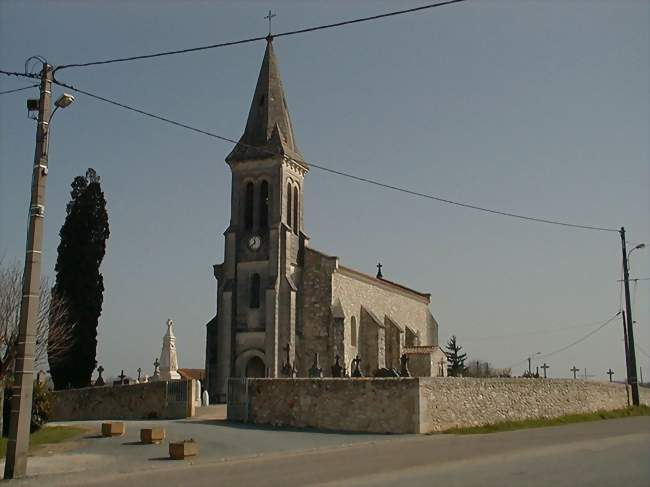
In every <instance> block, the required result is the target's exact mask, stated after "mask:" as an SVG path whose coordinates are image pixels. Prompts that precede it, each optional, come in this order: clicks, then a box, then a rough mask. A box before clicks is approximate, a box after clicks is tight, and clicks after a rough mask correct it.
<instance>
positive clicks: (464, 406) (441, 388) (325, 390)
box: [228, 377, 650, 433]
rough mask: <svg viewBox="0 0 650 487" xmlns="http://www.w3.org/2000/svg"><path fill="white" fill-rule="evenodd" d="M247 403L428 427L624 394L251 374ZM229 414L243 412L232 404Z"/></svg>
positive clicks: (493, 419)
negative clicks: (277, 377) (271, 377)
mask: <svg viewBox="0 0 650 487" xmlns="http://www.w3.org/2000/svg"><path fill="white" fill-rule="evenodd" d="M240 399H241V398H240ZM641 401H642V402H643V403H645V404H649V405H650V391H648V390H644V389H641ZM245 403H246V404H245V408H246V409H247V414H246V416H245V417H246V418H247V421H248V422H251V423H255V424H269V425H273V426H284V427H298V428H303V427H311V428H318V429H326V430H339V431H357V432H368V433H430V432H436V431H444V430H446V429H449V428H452V427H456V426H479V425H484V424H490V423H497V422H501V421H506V420H520V419H528V418H539V417H557V416H562V415H565V414H572V413H583V412H594V411H598V410H603V409H617V408H622V407H625V406H627V393H626V388H625V385H623V384H616V383H608V382H591V381H583V380H564V379H477V378H462V379H461V378H452V377H448V378H429V377H427V378H422V377H421V378H400V379H392V378H389V379H380V378H376V379H375V378H363V379H303V378H297V379H249V380H248V387H247V398H246V400H245ZM238 405H239V406H241V405H242V404H238ZM240 409H241V408H240ZM233 411H234V409H233ZM228 419H230V420H242V419H244V417H242V416H241V415H240V416H239V417H235V415H234V413H233V414H231V413H230V408H229V416H228Z"/></svg>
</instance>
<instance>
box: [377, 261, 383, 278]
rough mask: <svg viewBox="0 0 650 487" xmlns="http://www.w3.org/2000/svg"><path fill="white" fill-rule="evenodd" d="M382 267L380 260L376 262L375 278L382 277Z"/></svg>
mask: <svg viewBox="0 0 650 487" xmlns="http://www.w3.org/2000/svg"><path fill="white" fill-rule="evenodd" d="M382 267H384V266H383V265H381V262H377V279H383V278H384V275H383V274H382V273H381V268H382Z"/></svg>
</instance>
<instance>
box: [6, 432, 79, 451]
mask: <svg viewBox="0 0 650 487" xmlns="http://www.w3.org/2000/svg"><path fill="white" fill-rule="evenodd" d="M87 431H88V430H86V429H84V428H77V427H75V426H45V427H43V428H41V429H40V430H38V431H36V432H35V433H32V434H31V435H30V436H29V449H30V451H31V450H33V449H35V448H37V447H39V446H41V445H49V444H52V443H61V442H62V441H66V440H71V439H73V438H77V437H79V436H81V435H82V434H84V433H86V432H87ZM6 451H7V438H0V456H2V457H4V456H5V453H6Z"/></svg>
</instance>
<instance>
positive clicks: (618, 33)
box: [0, 0, 650, 380]
mask: <svg viewBox="0 0 650 487" xmlns="http://www.w3.org/2000/svg"><path fill="white" fill-rule="evenodd" d="M423 3H424V2H410V1H401V2H388V1H357V2H343V1H332V2H318V1H303V2H288V1H281V0H276V1H273V2H264V1H247V2H201V1H187V2H170V1H153V0H151V1H139V2H126V1H114V2H100V1H83V2H82V1H66V0H61V1H57V2H53V1H52V2H35V1H31V0H23V1H10V0H3V1H1V2H0V69H5V70H9V71H23V69H24V63H25V60H26V59H27V58H28V57H30V56H32V55H40V56H44V57H45V58H46V59H47V60H48V62H50V63H51V64H53V65H55V66H56V65H61V64H70V63H80V62H87V61H94V60H100V59H105V58H114V57H124V56H132V55H138V54H147V53H151V52H156V51H164V50H175V49H182V48H188V47H194V46H200V45H206V44H214V43H220V42H225V41H233V40H239V39H244V38H249V37H256V36H263V35H265V34H266V33H267V29H268V24H267V21H266V20H264V18H263V17H264V16H265V15H266V13H267V12H268V10H269V9H272V10H273V11H274V12H275V13H276V14H277V17H275V18H274V19H273V30H274V31H275V32H282V31H288V30H294V29H298V28H303V27H308V26H313V25H320V24H326V23H332V22H338V21H341V20H345V19H351V18H356V17H365V16H370V15H375V14H379V13H382V12H385V11H388V10H395V9H398V8H408V7H414V6H418V5H422V4H423ZM649 25H650V5H649V3H648V2H647V1H635V0H623V1H618V2H612V1H604V0H603V1H599V0H592V1H586V0H585V1H582V0H573V1H563V2H560V1H558V0H549V1H542V0H538V1H532V0H531V1H506V0H482V1H481V0H468V1H467V2H464V3H460V4H455V5H450V6H446V7H442V8H435V9H431V10H427V11H424V12H419V13H414V14H408V15H402V16H397V17H391V18H388V19H384V20H380V21H375V22H369V23H364V24H356V25H351V26H347V27H341V28H337V29H331V30H325V31H320V32H314V33H309V34H302V35H299V36H289V37H284V38H278V39H276V41H275V42H274V45H275V50H276V55H277V57H278V61H279V65H280V70H281V74H282V79H283V83H284V88H285V93H286V97H287V103H288V106H289V110H290V112H291V115H292V119H293V125H294V130H295V134H296V140H297V143H298V146H299V147H300V149H301V151H302V153H303V155H304V156H305V159H306V160H307V161H308V162H313V163H314V164H318V165H322V166H326V167H329V168H332V169H335V170H340V171H345V172H349V173H352V174H354V175H358V176H362V177H366V178H371V179H376V180H379V181H382V182H384V183H387V184H391V185H395V186H400V187H404V188H408V189H411V190H414V191H418V192H422V193H427V194H433V195H436V196H440V197H443V198H448V199H451V200H455V201H460V202H465V203H469V204H473V205H479V206H483V207H488V208H493V209H497V210H501V211H507V212H516V213H521V214H524V215H530V216H534V217H541V218H550V219H557V220H562V221H566V222H571V223H578V224H583V225H593V226H599V227H600V226H602V227H607V228H614V229H617V228H620V227H621V226H625V228H626V229H627V233H628V241H629V242H631V243H633V244H637V243H640V242H649V241H650V219H649V218H648V215H649V213H650V195H649V189H648V188H649V187H650V154H649V146H648V133H650V120H649V118H650V117H649V104H650V100H649V94H648V93H649V89H648V88H649V79H648V77H649V66H648V64H649V61H648V60H649V57H650V53H649V27H648V26H649ZM264 47H265V43H264V41H260V42H256V43H251V44H245V45H239V46H233V47H226V48H220V49H214V50H209V51H202V52H196V53H192V54H185V55H177V56H168V57H161V58H157V59H150V60H143V61H135V62H128V63H120V64H111V65H104V66H93V67H87V68H70V69H66V70H62V71H60V72H59V73H57V78H58V79H59V80H61V81H64V82H67V83H70V84H73V85H75V86H78V87H80V88H82V89H85V90H88V91H91V92H94V93H97V94H100V95H103V96H106V97H109V98H113V99H116V100H119V101H121V102H123V103H126V104H131V105H134V106H136V107H139V108H142V109H144V110H147V111H151V112H154V113H157V114H160V115H162V116H166V117H169V118H173V119H175V120H178V121H181V122H184V123H187V124H190V125H192V126H195V127H198V128H201V129H205V130H209V131H211V132H214V133H217V134H219V135H223V136H225V137H229V138H235V139H237V138H239V136H240V135H241V133H242V132H243V129H244V125H245V121H246V116H247V114H248V109H249V105H250V100H251V97H252V95H253V91H254V88H255V82H256V79H257V74H258V71H259V67H260V64H261V61H262V56H263V53H264ZM29 84H31V81H30V80H27V79H19V78H15V77H12V78H8V77H6V76H0V91H3V90H9V89H13V88H20V87H22V86H26V85H29ZM61 93H62V90H60V89H58V88H57V89H55V92H54V96H55V97H57V96H58V95H60V94H61ZM37 95H38V92H37V90H36V89H32V90H28V91H23V92H18V93H13V94H8V95H2V96H0V255H1V256H4V258H5V261H14V260H15V261H22V260H23V259H24V245H25V232H26V226H27V218H26V214H27V208H28V203H29V186H30V179H31V166H32V162H33V151H34V134H35V123H34V122H33V121H32V120H30V119H28V118H27V112H26V109H25V100H26V98H28V97H37ZM231 148H232V146H231V144H229V143H224V142H221V141H218V140H216V139H212V138H209V137H206V136H203V135H200V134H197V133H193V132H189V131H186V130H183V129H180V128H178V127H174V126H170V125H167V124H164V123H162V122H159V121H155V120H152V119H148V118H145V117H143V116H141V115H138V114H135V113H133V112H129V111H125V110H123V109H120V108H117V107H114V106H111V105H108V104H105V103H103V102H100V101H97V100H94V99H91V98H88V97H86V96H83V95H81V94H79V95H76V101H75V103H74V104H73V105H72V106H71V107H69V108H68V109H66V110H62V111H59V112H57V114H56V117H55V118H54V121H53V124H52V131H51V140H50V162H49V164H50V171H49V176H48V182H47V185H48V186H47V205H46V219H45V240H44V246H43V250H44V257H43V258H44V265H43V272H44V274H45V275H47V276H49V278H50V279H52V280H53V279H54V264H55V262H56V251H57V246H58V243H59V236H58V232H59V229H60V228H61V225H62V224H63V221H64V218H65V206H66V203H67V202H68V200H69V198H70V194H69V193H70V183H71V182H72V180H73V178H74V177H75V176H77V175H81V174H84V173H85V171H86V169H87V168H88V167H92V168H94V169H95V170H96V171H97V173H98V174H99V175H100V176H101V179H102V186H103V189H104V192H105V195H106V199H107V201H108V212H109V223H110V231H111V236H110V239H109V240H108V243H107V253H106V257H105V258H104V261H103V264H102V267H101V271H102V273H103V275H104V284H105V287H106V291H105V293H104V306H103V312H102V315H101V317H100V321H99V328H98V340H99V343H98V348H97V360H98V363H99V364H101V365H103V366H104V368H105V369H106V373H105V375H107V376H115V375H118V374H119V372H120V370H122V369H124V371H125V373H127V374H130V375H132V376H133V375H137V372H136V369H137V368H138V367H141V368H142V369H143V370H144V372H145V373H149V374H151V373H152V371H153V365H152V363H153V361H154V358H155V357H157V356H159V354H160V350H161V346H162V337H163V334H164V333H165V330H166V326H165V321H166V320H167V318H172V319H173V320H174V323H175V327H174V329H175V333H176V336H177V348H178V354H179V362H180V366H181V367H197V368H200V367H203V365H204V359H205V324H206V323H207V322H208V321H209V320H210V319H211V318H212V317H213V316H214V314H215V310H216V297H215V296H216V281H215V279H214V277H213V275H212V266H213V265H214V264H217V263H220V262H222V258H223V250H224V239H223V235H222V234H223V231H224V230H225V229H226V227H227V226H228V222H229V202H230V173H229V169H228V166H227V165H226V164H225V162H224V158H225V157H226V156H227V154H228V153H229V152H230V150H231ZM304 197H305V228H306V232H307V233H308V234H309V236H310V238H311V240H310V245H311V246H312V247H314V248H317V249H319V250H321V251H323V252H326V253H328V254H332V255H337V256H339V257H340V259H341V262H342V263H343V264H344V265H347V266H350V267H354V268H356V269H359V270H361V271H364V272H367V273H374V272H375V271H376V269H375V265H376V264H377V262H378V261H381V262H382V264H383V265H384V267H383V269H382V271H383V273H384V276H385V277H386V278H387V279H390V280H393V281H397V282H400V283H403V284H405V285H408V286H410V287H412V288H415V289H417V290H420V291H423V292H430V293H431V306H430V309H431V312H432V313H433V315H434V316H435V318H436V319H437V321H438V322H439V324H440V337H439V338H440V342H441V343H443V342H446V340H447V339H448V338H449V337H450V336H451V335H456V336H457V337H458V342H459V344H460V345H462V346H463V349H464V351H466V352H467V353H468V356H469V359H470V360H481V361H488V362H490V363H491V364H492V365H494V366H495V367H508V366H513V365H514V368H513V371H514V372H515V373H517V374H520V373H521V372H523V370H524V366H525V362H526V358H527V357H528V356H531V355H534V354H536V353H537V352H540V353H542V354H546V353H550V352H553V351H555V350H557V349H560V348H562V347H564V346H566V345H569V344H571V343H572V342H573V341H576V340H578V339H580V338H581V337H583V336H585V335H586V334H588V333H589V332H591V331H592V330H594V329H595V328H597V327H598V326H599V325H600V324H602V323H604V322H605V321H606V320H608V319H609V318H611V317H612V316H614V315H615V314H616V313H617V312H618V310H619V306H620V304H619V303H620V283H619V282H617V281H618V280H619V279H620V275H621V244H620V240H619V236H618V234H617V233H615V232H601V231H592V230H582V229H573V228H567V227H561V226H554V225H548V224H541V223H533V222H525V221H522V220H516V219H511V218H507V217H503V216H498V215H492V214H487V213H482V212H477V211H475V210H470V209H466V208H459V207H454V206H449V205H445V204H442V203H439V202H436V201H432V200H427V199H422V198H416V197H413V196H409V195H407V194H403V193H397V192H393V191H390V190H386V189H382V188H378V187H375V186H371V185H368V184H364V183H361V182H358V181H354V180H350V179H344V178H341V177H340V176H336V175H332V174H328V173H326V172H323V171H319V170H317V169H315V168H312V170H311V172H310V173H309V174H308V175H307V177H306V180H305V193H304ZM649 243H650V242H649ZM631 277H633V278H647V277H650V260H649V258H648V249H647V248H646V249H644V250H637V251H635V252H634V253H633V254H632V259H631ZM649 285H650V281H638V282H637V284H636V285H632V286H631V290H632V294H633V301H634V317H635V320H636V322H637V323H636V325H635V334H636V339H637V343H638V345H639V348H638V349H637V360H638V363H639V365H640V366H641V367H642V368H643V373H644V378H645V379H647V377H650V361H649V359H648V353H650V323H649V318H650V310H649V306H650V303H649V301H648V296H649V292H648V286H649ZM538 358H539V359H538ZM542 362H546V363H548V364H549V365H550V369H549V370H548V372H549V375H550V376H552V377H568V376H570V375H571V372H570V371H569V369H570V368H571V367H572V366H574V365H575V366H576V367H578V368H580V369H581V372H580V373H581V374H582V373H584V369H585V368H586V369H587V373H588V375H589V376H593V378H594V379H598V380H606V379H607V376H606V375H605V372H606V371H607V370H608V369H609V368H611V369H612V370H614V372H615V375H614V379H622V378H623V377H624V370H625V369H624V352H623V341H622V329H621V322H620V320H619V319H618V318H617V319H615V320H614V321H612V322H611V323H610V324H608V325H606V326H605V327H604V328H602V329H601V330H600V331H598V332H597V333H595V334H594V335H593V336H591V337H589V338H588V339H587V340H584V341H583V342H581V343H579V344H577V345H575V346H573V347H571V348H569V349H567V350H566V351H564V352H561V353H557V354H555V355H551V356H548V357H543V356H541V355H540V356H535V357H534V359H533V362H532V364H533V367H535V366H537V365H541V364H542ZM646 371H647V372H646Z"/></svg>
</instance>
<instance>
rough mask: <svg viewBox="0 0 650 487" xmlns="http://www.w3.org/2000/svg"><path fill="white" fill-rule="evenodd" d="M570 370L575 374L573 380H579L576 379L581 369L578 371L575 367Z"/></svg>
mask: <svg viewBox="0 0 650 487" xmlns="http://www.w3.org/2000/svg"><path fill="white" fill-rule="evenodd" d="M569 370H571V372H573V378H574V379H576V378H577V377H576V373H577V372H580V369H576V366H575V365H574V366H573V367H572V368H571V369H569Z"/></svg>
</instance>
